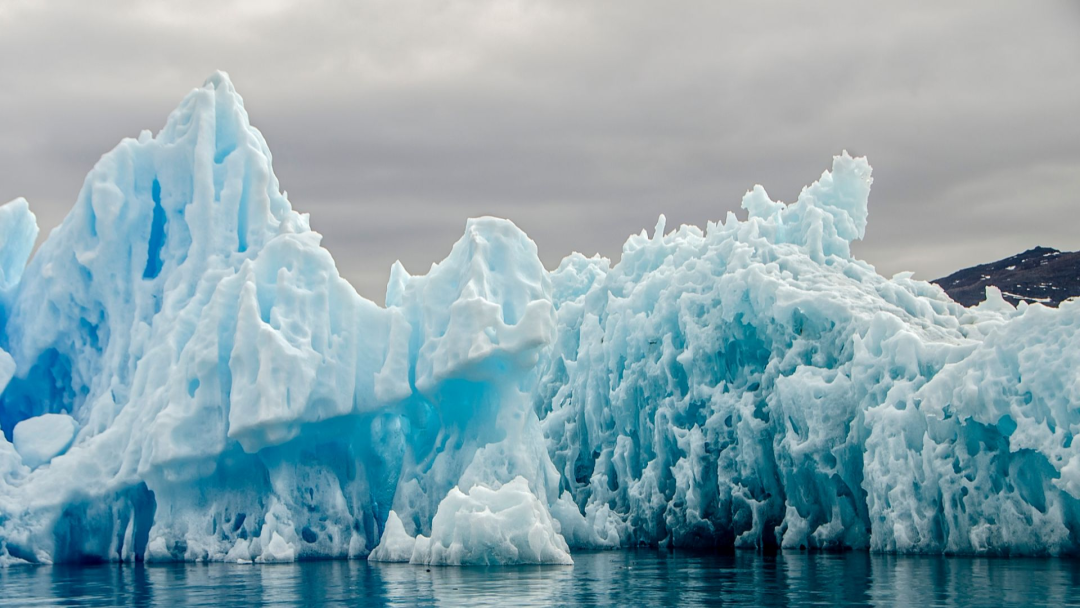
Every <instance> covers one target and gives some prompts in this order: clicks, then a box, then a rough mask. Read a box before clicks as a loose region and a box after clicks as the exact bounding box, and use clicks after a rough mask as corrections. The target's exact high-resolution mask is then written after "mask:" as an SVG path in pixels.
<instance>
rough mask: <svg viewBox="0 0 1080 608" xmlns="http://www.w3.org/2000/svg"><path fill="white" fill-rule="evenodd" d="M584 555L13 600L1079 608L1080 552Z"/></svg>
mask: <svg viewBox="0 0 1080 608" xmlns="http://www.w3.org/2000/svg"><path fill="white" fill-rule="evenodd" d="M574 562H575V564H574V565H573V566H543V567H540V566H522V567H506V568H446V567H444V568H430V569H428V568H425V567H423V566H410V565H407V564H369V563H367V562H364V561H351V562H350V561H323V562H302V563H297V564H283V565H238V564H175V565H152V566H142V565H119V564H111V565H110V564H105V565H95V566H16V567H11V568H6V569H0V605H4V606H45V605H48V606H53V605H59V606H168V607H170V608H179V607H183V606H249V605H264V606H315V605H334V606H390V605H397V606H443V605H446V606H462V605H466V606H511V607H518V606H553V605H579V606H591V605H623V606H640V607H642V608H644V607H646V606H656V605H673V606H690V605H759V606H995V607H996V606H1078V605H1080V561H1078V560H1071V559H1021V558H1014V559H994V558H957V557H894V556H884V555H867V554H865V553H846V554H805V553H794V554H792V553H787V554H782V555H776V556H768V555H760V554H755V553H749V552H746V553H736V554H733V555H703V554H687V553H669V552H666V551H655V550H636V551H613V552H605V553H577V554H575V555H574Z"/></svg>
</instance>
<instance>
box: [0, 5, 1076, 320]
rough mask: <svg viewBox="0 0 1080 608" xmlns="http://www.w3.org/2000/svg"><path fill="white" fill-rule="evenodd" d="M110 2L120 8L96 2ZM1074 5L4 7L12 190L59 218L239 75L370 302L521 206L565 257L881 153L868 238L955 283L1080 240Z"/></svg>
mask: <svg viewBox="0 0 1080 608" xmlns="http://www.w3.org/2000/svg"><path fill="white" fill-rule="evenodd" d="M103 5H106V6H108V7H109V8H110V9H111V10H102V6H103ZM1078 32H1080V4H1078V3H1074V2H1067V1H1066V2H1046V3H1039V4H1037V5H1022V4H1019V3H1015V4H1004V3H1002V4H997V3H984V2H979V3H967V2H965V3H955V4H954V3H950V4H949V5H947V6H945V7H941V6H936V5H935V4H933V3H929V2H919V3H912V4H904V5H902V6H889V7H874V8H872V9H871V8H870V7H865V6H863V5H862V4H858V3H848V2H845V3H827V4H823V5H822V4H810V3H802V2H785V3H781V4H771V5H769V8H768V9H766V8H764V7H762V6H760V5H757V4H754V5H750V4H743V3H739V4H723V5H720V4H717V3H707V2H687V3H679V4H668V3H663V4H661V3H656V4H653V3H648V2H637V1H634V2H625V3H620V4H619V5H618V9H616V8H615V5H613V4H609V3H605V2H600V1H595V2H592V1H591V2H580V3H569V2H567V3H563V2H552V3H543V4H541V3H529V2H518V1H502V2H498V1H492V2H453V1H437V2H421V1H419V0H406V1H403V2H389V1H381V0H380V1H376V2H361V3H356V4H351V3H345V2H338V1H335V0H319V1H316V2H305V3H300V2H293V1H290V0H276V1H273V2H249V1H227V2H212V1H209V0H199V1H197V2H192V3H186V4H185V5H184V8H173V7H170V6H169V5H167V4H162V3H156V2H135V1H133V0H132V1H126V0H125V1H116V2H107V3H100V4H99V3H79V2H73V1H63V2H47V3H37V2H24V1H21V0H15V1H8V2H0V55H2V56H3V57H5V58H6V60H5V61H4V62H3V63H0V66H2V69H0V74H2V75H3V77H4V82H5V84H4V86H3V87H2V88H0V116H2V117H3V119H2V122H0V202H6V201H8V200H11V199H14V198H16V197H20V196H23V197H26V198H27V199H28V200H29V202H30V206H31V209H32V210H33V211H34V212H35V213H36V214H37V216H38V221H39V224H40V225H41V227H42V232H43V235H44V234H46V233H47V232H48V230H50V229H51V228H53V227H54V226H56V225H57V224H58V223H59V222H60V221H61V220H62V218H63V216H64V215H65V214H66V213H67V211H68V210H69V209H70V207H71V205H72V203H73V202H74V201H75V199H76V196H77V194H78V191H79V188H80V186H81V184H82V181H83V178H84V177H85V175H86V173H87V172H88V171H89V170H90V168H91V167H92V166H93V164H94V163H95V162H96V161H97V159H98V158H99V157H100V156H101V155H102V154H103V153H105V152H107V151H108V150H110V149H112V148H113V147H114V146H115V145H116V143H118V142H119V141H120V139H121V138H123V137H132V136H136V135H138V133H139V131H141V130H142V129H150V130H152V131H154V132H156V131H157V130H158V129H159V128H160V127H161V126H162V125H164V123H165V118H166V117H167V115H168V113H169V112H170V111H171V110H172V109H173V108H174V107H175V106H176V105H177V104H178V103H179V101H180V99H181V98H182V97H183V96H184V95H185V94H187V92H188V91H190V90H191V89H192V88H194V87H197V86H199V85H201V84H202V82H203V81H204V79H205V78H206V77H207V76H208V75H210V74H211V73H212V72H213V71H214V70H217V69H221V70H224V71H227V72H229V74H230V76H231V77H232V79H233V82H234V83H235V85H236V87H237V89H238V91H239V92H240V94H241V95H243V96H244V100H245V106H246V107H247V109H248V112H249V114H250V116H251V120H252V123H253V124H254V125H255V126H256V127H258V128H259V129H260V130H261V131H262V132H263V134H264V135H265V136H266V139H267V141H268V143H269V145H270V148H271V150H272V152H273V153H274V168H275V171H276V173H277V175H278V177H279V179H280V181H281V185H282V188H283V189H285V190H286V191H288V193H289V199H290V201H291V202H292V204H293V206H294V208H296V209H297V210H299V211H301V212H306V213H310V214H311V223H312V227H313V228H314V229H315V230H317V231H319V232H320V233H322V234H323V235H324V241H323V244H324V246H325V247H326V248H327V249H328V250H329V251H330V252H331V253H332V254H333V255H334V258H335V260H336V261H337V264H338V268H339V270H340V271H341V273H342V275H343V276H345V277H346V278H347V279H348V280H349V281H350V282H351V283H352V284H353V285H354V286H355V287H356V289H357V290H358V291H359V292H360V293H361V294H362V295H364V296H366V297H368V298H371V299H373V300H376V301H380V302H381V301H382V296H383V292H384V289H385V284H386V280H387V278H388V276H389V271H390V265H391V264H392V263H393V261H394V260H395V259H401V261H402V262H403V263H404V264H405V266H406V268H408V270H409V271H410V272H413V273H423V272H426V270H427V268H428V267H429V266H430V264H431V263H432V262H436V261H438V260H440V259H442V257H444V256H445V255H446V254H447V253H448V252H449V250H450V247H451V245H452V244H453V243H454V241H456V240H457V239H458V238H459V237H460V235H461V233H462V231H463V228H464V225H465V220H466V218H468V217H474V216H479V215H496V216H500V217H507V218H509V219H511V220H513V221H514V222H515V223H516V224H517V225H518V226H520V227H521V228H522V229H523V230H525V232H527V233H528V234H529V236H530V237H531V238H532V239H533V240H534V241H536V243H537V245H538V247H539V249H540V253H541V258H542V260H543V261H544V263H545V265H547V266H548V267H549V268H554V267H555V266H556V265H557V264H558V262H559V260H561V259H562V257H564V256H565V255H567V254H569V253H570V252H571V251H581V252H582V253H585V254H586V255H591V254H593V253H600V254H602V255H604V256H606V257H609V258H612V259H617V258H618V254H619V251H620V250H621V246H622V243H623V242H624V241H625V239H626V238H627V236H629V235H630V234H632V233H636V232H639V231H640V230H642V229H643V228H644V229H647V230H648V231H649V232H650V233H651V232H652V227H653V226H654V225H655V223H656V218H657V216H658V215H660V214H664V215H666V216H667V220H668V224H667V225H668V228H669V229H671V228H674V227H675V226H677V225H679V224H683V223H691V224H696V225H700V226H704V225H705V223H706V222H707V221H709V220H714V221H715V220H720V219H723V218H724V216H725V215H726V214H727V212H728V211H735V212H736V213H737V214H739V216H740V217H745V213H743V212H741V210H739V202H740V200H741V198H742V194H743V193H744V192H745V191H746V190H748V189H749V188H751V187H753V186H754V184H758V183H760V184H762V185H764V186H765V188H766V189H767V190H768V192H769V194H770V195H771V196H772V198H774V199H780V200H784V201H787V202H791V201H793V200H795V198H796V197H797V195H798V193H799V190H800V189H801V188H802V187H803V186H805V185H808V184H810V183H811V182H813V181H814V180H815V179H817V177H818V176H819V175H820V174H821V172H822V171H823V170H825V169H828V168H829V166H830V165H831V158H832V156H833V155H834V154H839V153H840V152H841V151H842V150H845V149H846V150H847V151H849V152H850V153H851V154H853V155H865V156H867V157H868V159H869V161H870V163H871V164H872V165H873V166H874V187H873V190H872V193H871V199H870V201H871V202H870V222H869V226H868V229H867V234H866V239H865V240H864V241H863V242H861V243H857V244H856V246H855V252H856V254H857V255H858V256H859V257H861V258H863V259H865V260H867V261H868V262H870V263H871V264H874V265H875V266H876V267H877V269H878V271H879V272H881V273H882V274H885V275H886V276H889V275H892V274H893V273H895V272H899V271H902V270H912V271H914V272H915V273H916V276H917V277H918V278H922V279H927V280H929V279H934V278H937V277H940V276H944V275H946V274H949V273H951V272H953V271H955V270H957V269H960V268H963V267H966V266H971V265H973V264H977V263H982V262H988V261H992V260H997V259H1000V258H1003V257H1006V256H1009V255H1012V254H1015V253H1018V252H1020V251H1023V250H1025V249H1029V248H1031V247H1034V246H1037V245H1043V246H1050V247H1056V248H1058V249H1064V250H1075V249H1080V235H1078V234H1077V231H1076V219H1077V217H1080V216H1078V215H1077V211H1078V209H1080V207H1078V204H1080V194H1078V193H1080V117H1078V115H1077V114H1078V108H1080V70H1078V69H1077V67H1078V61H1080V35H1077V33H1078Z"/></svg>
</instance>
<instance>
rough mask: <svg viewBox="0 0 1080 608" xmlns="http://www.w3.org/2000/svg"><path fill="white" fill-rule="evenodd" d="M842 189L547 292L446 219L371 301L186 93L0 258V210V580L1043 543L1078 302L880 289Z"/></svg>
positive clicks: (257, 143) (1070, 468)
mask: <svg viewBox="0 0 1080 608" xmlns="http://www.w3.org/2000/svg"><path fill="white" fill-rule="evenodd" d="M870 181H871V180H870V167H869V165H868V164H867V163H866V161H865V160H864V159H859V158H851V157H850V156H848V155H846V154H844V155H842V156H839V157H836V158H835V159H834V161H833V166H832V170H831V171H828V172H826V173H824V174H823V175H822V177H821V178H820V179H819V180H818V181H817V182H816V183H814V184H813V185H811V186H809V187H808V188H806V189H804V190H803V192H802V194H801V195H800V196H799V198H798V200H797V201H796V202H795V203H792V204H790V205H785V204H783V203H780V202H775V201H772V200H771V199H770V198H769V197H768V195H767V194H766V192H765V190H764V189H762V188H761V187H756V188H754V189H753V190H751V191H750V192H748V193H747V195H746V197H745V198H744V199H743V207H744V209H745V210H746V211H747V213H748V217H747V218H746V219H743V220H740V219H738V218H736V217H735V216H734V215H728V217H727V218H726V219H725V220H724V221H723V222H720V223H716V224H713V223H710V224H709V225H708V226H707V227H706V228H705V229H704V230H702V229H699V228H697V227H693V226H682V227H680V228H678V229H676V230H674V231H667V229H666V226H665V223H664V220H663V217H661V219H660V222H659V223H658V224H657V227H656V230H655V232H654V234H653V235H652V236H649V235H647V234H646V233H644V232H643V233H642V234H641V235H638V236H633V237H631V238H630V239H629V240H628V241H627V242H626V245H625V246H624V249H623V252H622V256H621V259H620V260H619V262H618V263H616V264H614V265H612V264H611V263H610V262H609V261H608V260H606V259H603V258H600V257H594V258H586V257H584V256H581V255H578V254H574V255H571V256H569V257H567V258H566V259H565V260H563V262H562V264H561V265H560V266H559V267H558V268H557V269H555V270H554V271H551V272H549V271H547V270H546V269H545V268H544V267H543V266H542V264H541V263H540V261H539V258H538V256H537V251H536V246H535V245H534V244H533V242H532V241H530V240H529V239H528V237H527V236H526V235H525V234H524V233H522V232H521V231H520V230H519V229H517V227H515V226H514V225H513V224H512V223H510V222H509V221H506V220H500V219H494V218H481V219H474V220H470V221H469V222H468V223H467V225H466V230H465V235H464V236H463V237H462V239H461V240H460V241H458V243H457V244H456V245H454V247H453V250H452V252H451V253H450V255H449V256H448V257H447V258H446V259H445V260H444V261H442V262H440V263H438V264H436V265H433V266H432V268H431V270H430V271H429V272H428V273H427V274H426V275H423V276H410V275H409V274H408V273H407V272H405V270H404V268H403V267H402V266H400V265H395V266H394V268H393V269H392V272H391V279H390V284H389V286H388V289H387V297H386V303H385V306H379V305H377V304H374V303H372V302H370V301H368V300H365V299H363V298H361V297H360V296H359V295H357V293H356V291H355V290H354V289H353V288H352V287H351V286H350V285H349V284H348V283H347V282H346V281H345V280H343V279H342V278H341V277H340V276H339V275H338V272H337V270H336V267H335V265H334V261H333V259H332V258H331V256H330V254H329V253H328V252H327V251H326V250H324V249H322V248H321V247H320V244H319V243H320V237H319V235H318V234H317V233H315V232H312V231H311V229H310V228H309V225H308V219H307V216H306V215H303V214H300V213H297V212H296V211H294V210H293V209H292V207H291V205H290V203H289V201H288V200H287V198H286V196H285V195H284V193H282V192H281V191H280V189H279V186H278V181H277V178H276V177H275V176H274V173H273V170H272V166H271V155H270V151H269V149H268V148H267V146H266V143H265V141H264V140H263V137H262V136H261V135H260V133H259V132H258V131H257V130H256V129H254V128H252V127H251V126H250V124H249V123H248V116H247V113H246V111H245V110H244V106H243V102H242V101H241V99H240V97H239V96H238V95H237V94H236V92H235V90H234V89H233V86H232V84H231V83H230V82H229V80H228V78H227V77H226V76H225V75H224V74H216V75H215V76H213V77H212V78H211V79H210V80H208V81H207V83H206V84H205V85H204V86H203V87H201V88H199V89H196V90H194V91H193V92H191V93H190V94H189V95H188V96H187V98H186V99H185V100H184V101H183V103H182V104H181V105H180V107H179V108H178V109H177V110H176V111H175V112H173V114H172V115H171V116H170V117H169V119H168V122H167V124H166V125H165V127H164V129H162V130H161V132H160V133H158V134H157V136H152V135H151V134H150V133H149V132H143V133H142V134H141V135H140V136H139V137H138V139H128V140H124V141H123V142H121V143H120V145H119V146H117V148H115V149H114V150H113V151H111V152H109V153H108V154H106V155H105V156H103V157H102V159H101V160H100V161H99V162H98V164H97V165H96V166H95V167H94V169H93V171H91V173H90V174H89V176H88V177H87V179H86V181H85V183H84V185H83V189H82V191H81V193H80V194H79V197H78V199H77V201H76V203H75V206H74V208H73V209H72V211H71V213H70V214H69V215H68V217H67V218H66V219H65V220H64V222H63V223H62V224H61V225H60V226H59V227H58V228H56V229H55V230H54V231H53V232H52V233H51V234H50V235H49V237H48V238H47V239H46V240H45V241H44V243H43V244H42V245H41V247H40V249H39V250H38V251H37V252H36V254H34V255H33V257H32V258H31V257H30V254H31V251H32V248H33V245H34V242H35V239H36V236H37V224H36V220H35V219H34V216H33V214H32V213H31V212H30V210H29V207H28V205H27V203H26V202H25V201H23V200H21V199H17V200H15V201H13V202H11V203H8V204H7V205H4V206H0V429H2V431H3V436H2V437H0V563H3V564H9V563H16V562H34V563H50V562H62V561H82V560H123V561H134V560H151V561H154V560H230V561H242V562H247V561H255V562H271V561H291V560H295V559H303V558H311V557H342V558H344V557H350V558H363V557H367V556H369V554H370V556H371V559H373V560H388V561H403V560H408V561H412V562H414V563H425V564H476V563H482V564H494V563H499V564H502V563H521V562H528V563H569V562H570V561H571V558H570V555H571V550H572V549H573V548H583V547H584V548H617V547H626V546H631V545H638V544H648V545H659V546H673V547H684V546H694V547H732V546H737V547H759V548H760V547H770V546H781V547H784V548H802V547H805V548H810V549H813V548H826V549H841V548H856V549H865V548H869V549H872V550H877V551H891V552H931V553H940V552H949V553H992V554H1019V553H1024V554H1030V553H1051V554H1058V553H1070V552H1075V551H1076V550H1077V549H1078V548H1080V539H1078V538H1077V533H1078V532H1080V501H1078V499H1080V458H1078V455H1080V454H1078V450H1080V444H1077V445H1076V446H1074V444H1073V435H1074V434H1075V433H1076V432H1078V431H1080V408H1078V407H1077V404H1078V403H1080V375H1078V374H1077V373H1076V371H1075V370H1076V369H1078V366H1080V349H1078V348H1076V346H1075V345H1076V344H1077V343H1078V340H1080V335H1078V332H1080V304H1078V303H1075V302H1066V303H1064V304H1062V306H1061V307H1060V308H1059V309H1056V310H1055V309H1049V308H1046V307H1043V306H1040V305H1032V306H1027V305H1021V306H1019V307H1015V308H1014V307H1013V306H1012V305H1010V304H1008V303H1006V302H1005V301H1004V300H1003V299H1002V298H1001V297H1000V294H997V293H994V292H991V293H990V294H989V295H990V297H989V298H988V299H987V301H986V302H984V303H983V304H981V305H979V306H978V307H975V308H970V309H968V308H964V307H962V306H960V305H958V304H956V303H954V302H953V301H951V300H950V299H949V298H948V297H947V296H946V295H945V294H944V292H943V291H942V290H941V289H940V288H938V287H936V286H934V285H931V284H928V283H925V282H922V281H917V280H913V279H912V278H911V276H910V275H906V274H901V275H897V276H895V277H893V278H891V279H889V278H885V277H882V276H879V275H878V274H877V273H876V272H875V270H874V268H873V267H872V266H870V265H869V264H867V263H865V262H862V261H859V260H857V259H855V258H854V257H853V256H852V254H851V250H850V243H851V242H852V241H853V240H856V239H860V238H862V237H863V234H864V230H865V227H866V221H867V197H868V195H869V190H870ZM28 260H29V263H27V261H28ZM12 442H14V443H12Z"/></svg>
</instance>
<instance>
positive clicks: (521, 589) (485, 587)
mask: <svg viewBox="0 0 1080 608" xmlns="http://www.w3.org/2000/svg"><path fill="white" fill-rule="evenodd" d="M369 567H371V568H372V569H374V570H376V571H378V574H379V576H380V577H381V579H382V582H383V583H384V589H385V595H384V597H385V599H386V600H387V601H389V602H390V603H398V602H400V603H402V604H411V603H412V602H414V601H416V600H415V598H418V597H427V598H431V599H432V600H433V603H434V604H436V605H440V606H441V605H445V606H462V605H468V606H506V605H507V601H508V599H509V598H513V603H514V604H515V605H520V606H545V605H552V604H558V603H560V602H565V601H567V598H569V597H571V596H572V593H573V583H574V568H573V567H572V566H510V567H450V568H447V567H437V566H436V567H431V568H428V567H426V566H413V565H409V564H371V565H370V566H369Z"/></svg>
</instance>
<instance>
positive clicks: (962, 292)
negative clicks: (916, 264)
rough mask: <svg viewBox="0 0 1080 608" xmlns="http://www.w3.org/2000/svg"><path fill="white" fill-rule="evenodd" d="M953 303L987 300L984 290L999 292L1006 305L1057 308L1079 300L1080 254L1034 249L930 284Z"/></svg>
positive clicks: (967, 269) (968, 269) (965, 270)
mask: <svg viewBox="0 0 1080 608" xmlns="http://www.w3.org/2000/svg"><path fill="white" fill-rule="evenodd" d="M933 282H934V283H937V284H938V285H940V286H941V287H942V288H943V289H944V290H945V292H946V293H948V294H949V296H951V297H952V299H954V300H956V301H957V302H959V303H961V304H963V305H964V306H973V305H975V304H978V303H979V302H982V301H983V300H985V299H986V286H987V285H993V286H995V287H997V288H998V289H1000V290H1001V295H1002V296H1004V297H1005V300H1006V301H1009V302H1012V303H1013V304H1016V303H1017V302H1020V301H1025V302H1028V303H1034V302H1039V303H1042V304H1045V305H1046V306H1057V305H1058V304H1060V303H1062V302H1063V301H1065V300H1068V299H1069V298H1074V297H1077V296H1080V251H1058V250H1057V249H1050V248H1049V247H1036V248H1034V249H1029V250H1027V251H1025V252H1024V253H1020V254H1017V255H1014V256H1012V257H1011V258H1005V259H1004V260H999V261H997V262H991V263H989V264H981V265H979V266H972V267H971V268H965V269H964V270H960V271H957V272H954V273H953V274H950V275H949V276H947V277H944V278H941V279H936V280H935V281H933Z"/></svg>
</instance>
